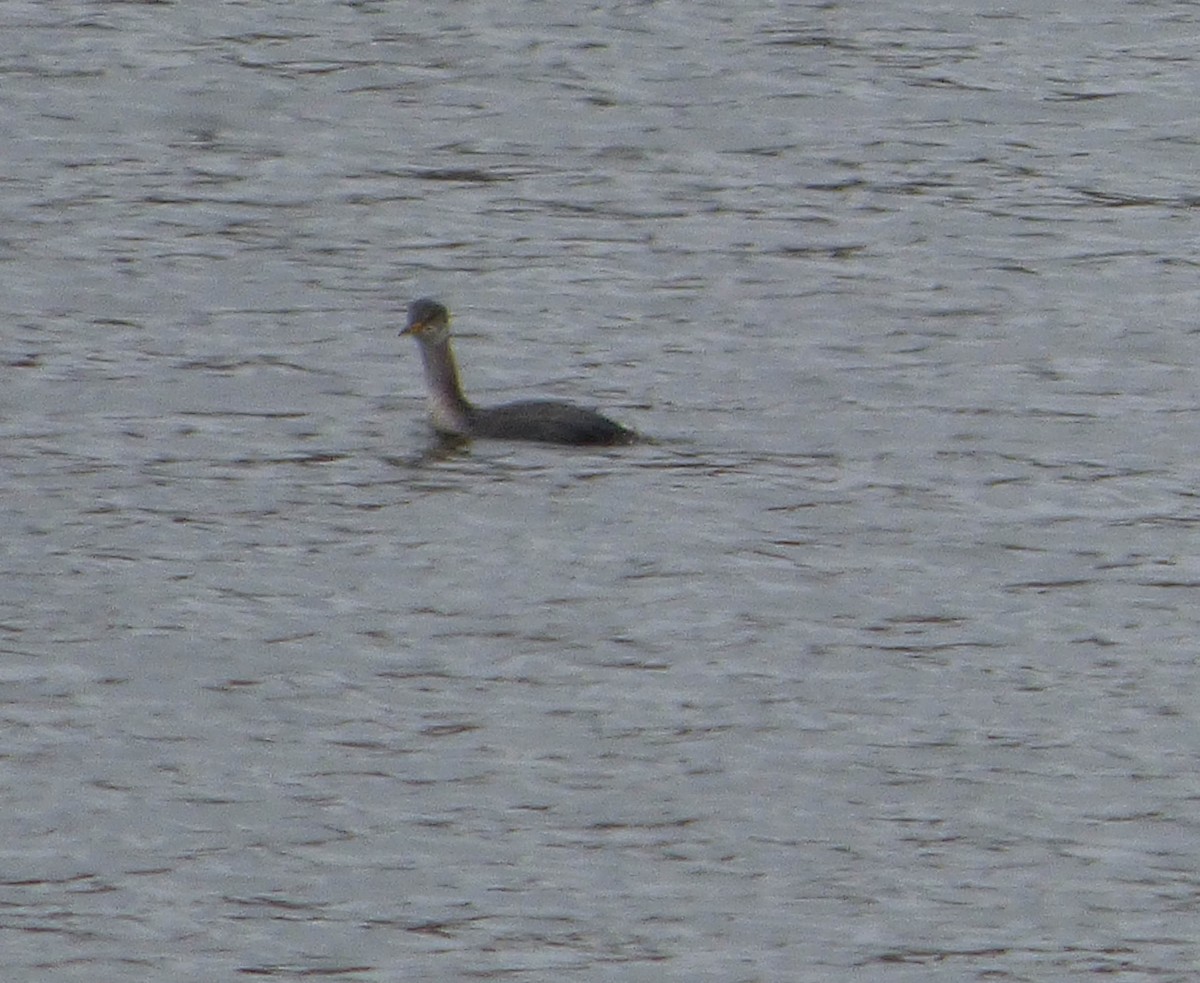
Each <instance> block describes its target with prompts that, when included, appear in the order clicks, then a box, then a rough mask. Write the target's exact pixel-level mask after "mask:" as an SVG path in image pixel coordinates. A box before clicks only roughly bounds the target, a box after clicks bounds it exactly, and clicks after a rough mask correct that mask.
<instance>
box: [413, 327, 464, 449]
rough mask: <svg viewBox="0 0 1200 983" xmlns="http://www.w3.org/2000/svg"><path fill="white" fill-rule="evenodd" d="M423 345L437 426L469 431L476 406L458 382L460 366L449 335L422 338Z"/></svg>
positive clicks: (432, 410)
mask: <svg viewBox="0 0 1200 983" xmlns="http://www.w3.org/2000/svg"><path fill="white" fill-rule="evenodd" d="M420 348H421V361H422V362H423V363H424V365H425V383H426V385H427V386H428V387H429V414H430V416H431V417H432V418H433V425H434V428H435V429H437V430H440V431H442V432H443V433H456V434H467V433H468V432H469V431H470V424H471V414H472V412H473V411H474V407H472V406H471V404H470V403H469V402H467V398H466V397H465V396H464V395H463V393H462V387H461V386H460V385H459V382H458V366H457V365H456V364H455V362H454V352H453V350H452V349H451V348H450V339H449V338H443V339H442V340H441V341H424V340H422V342H421V344H420Z"/></svg>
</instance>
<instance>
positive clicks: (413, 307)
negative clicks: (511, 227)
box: [400, 300, 637, 444]
mask: <svg viewBox="0 0 1200 983" xmlns="http://www.w3.org/2000/svg"><path fill="white" fill-rule="evenodd" d="M400 333H401V334H410V335H412V336H413V337H414V338H416V339H417V343H418V345H419V347H420V349H421V359H422V361H423V363H424V366H425V382H426V384H427V385H428V387H429V416H430V419H431V421H432V422H433V428H434V429H435V430H436V431H437V432H438V433H440V434H442V435H444V436H447V437H457V438H471V437H494V438H498V439H501V440H535V441H540V442H542V443H550V444H629V443H632V442H633V441H634V440H636V439H637V435H636V434H635V433H634V432H633V431H632V430H628V429H626V428H625V427H623V426H621V425H620V424H619V423H615V422H614V421H612V420H610V419H608V417H606V416H601V415H600V414H599V413H596V412H594V411H592V410H588V409H584V408H583V407H581V406H576V405H574V404H573V403H564V402H561V401H559V400H543V399H537V400H525V401H522V402H518V403H505V404H504V405H502V406H490V407H485V406H475V405H474V404H473V403H471V402H470V401H469V400H468V399H467V398H466V397H465V396H464V395H463V392H462V386H461V385H460V384H459V381H458V366H457V364H456V363H455V361H454V351H453V349H452V348H451V346H450V314H449V312H448V311H447V310H446V308H445V307H443V306H442V305H441V304H439V303H438V302H437V301H434V300H416V301H413V303H412V304H410V305H409V308H408V326H407V327H405V329H404V330H403V331H402V332H400Z"/></svg>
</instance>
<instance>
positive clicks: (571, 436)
mask: <svg viewBox="0 0 1200 983" xmlns="http://www.w3.org/2000/svg"><path fill="white" fill-rule="evenodd" d="M472 409H473V412H472V415H471V436H473V437H497V438H500V439H502V440H537V441H541V442H543V443H548V444H631V443H633V442H634V440H636V439H637V435H636V434H635V433H634V432H633V431H632V430H628V429H626V428H625V427H623V426H621V425H620V424H619V423H615V422H614V421H612V420H610V419H609V418H608V417H606V416H601V415H600V414H599V413H596V412H594V411H593V410H588V409H584V408H583V407H581V406H575V405H574V404H572V403H562V402H558V401H557V400H543V399H535V400H527V401H524V402H520V403H506V404H505V405H503V406H492V407H486V408H475V407H473V408H472Z"/></svg>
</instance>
